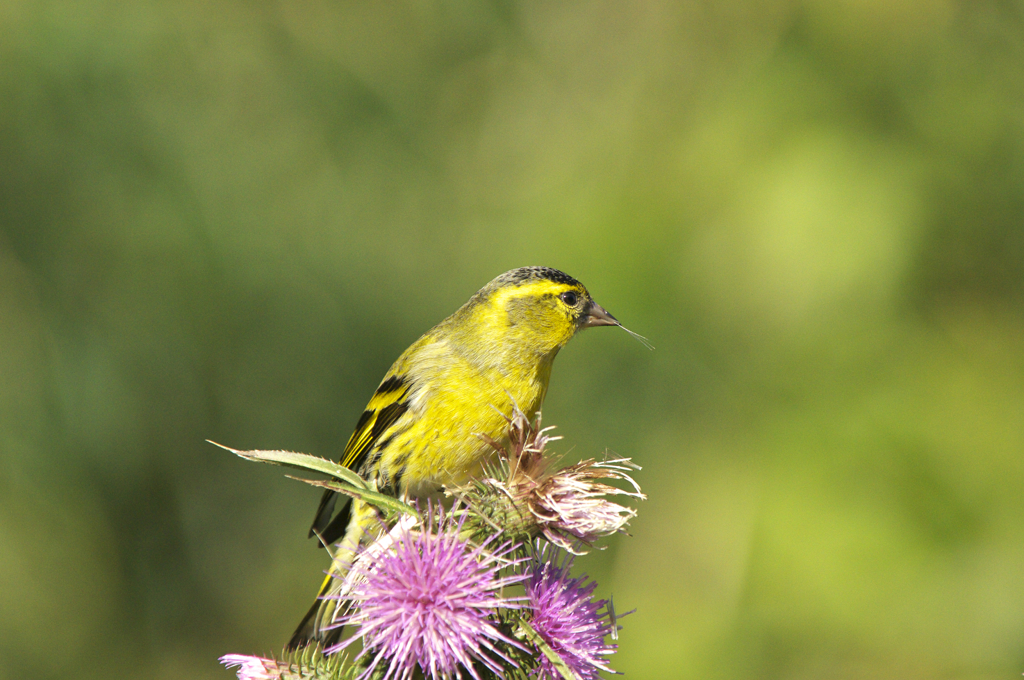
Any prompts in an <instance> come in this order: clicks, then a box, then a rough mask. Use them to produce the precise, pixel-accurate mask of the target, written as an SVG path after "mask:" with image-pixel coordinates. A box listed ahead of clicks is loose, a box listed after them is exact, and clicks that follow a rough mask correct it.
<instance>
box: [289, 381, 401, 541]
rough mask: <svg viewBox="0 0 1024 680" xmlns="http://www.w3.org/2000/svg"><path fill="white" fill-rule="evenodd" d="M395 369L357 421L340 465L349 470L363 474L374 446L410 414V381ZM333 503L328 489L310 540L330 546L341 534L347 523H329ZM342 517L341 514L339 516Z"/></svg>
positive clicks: (378, 388) (334, 500) (339, 520)
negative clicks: (319, 540)
mask: <svg viewBox="0 0 1024 680" xmlns="http://www.w3.org/2000/svg"><path fill="white" fill-rule="evenodd" d="M401 363H402V362H397V363H396V367H397V366H400V365H401ZM396 367H392V369H391V371H389V372H388V374H387V375H386V376H384V380H382V381H381V383H380V386H379V387H377V391H376V392H374V393H373V397H371V398H370V403H369V404H367V405H366V409H365V410H364V411H363V415H361V416H360V417H359V422H358V423H356V429H355V431H354V432H353V433H352V436H351V437H349V439H348V444H346V445H345V452H344V453H343V454H342V455H341V464H342V465H343V466H345V467H347V468H348V469H350V470H355V471H356V472H359V473H362V474H365V472H364V471H363V470H361V468H362V467H363V465H364V463H365V462H366V460H367V455H368V454H369V452H370V451H371V450H372V449H373V447H374V444H376V443H377V442H378V441H379V440H380V438H381V436H382V435H383V434H384V433H385V432H387V431H388V429H389V428H390V427H391V426H392V425H394V424H395V421H397V420H398V419H399V418H400V417H401V416H402V414H403V413H405V412H406V411H407V410H409V393H410V389H411V387H412V381H411V380H410V378H409V376H408V374H406V373H402V372H398V371H396ZM336 500H337V499H336V494H335V493H334V492H333V491H331V490H330V489H328V490H327V491H325V492H324V495H323V497H322V498H321V499H320V507H318V508H317V511H316V516H315V517H314V519H313V526H312V527H310V529H309V535H310V537H312V536H315V535H320V537H321V538H322V539H323V540H324V541H325V542H327V543H332V542H334V541H335V540H336V539H337V538H338V537H339V536H340V533H339V532H341V533H343V532H344V530H345V527H344V525H345V524H347V523H348V520H347V519H340V518H341V515H339V518H336V520H335V522H332V521H331V516H332V515H333V514H334V504H335V502H336ZM344 514H345V513H344V512H343V513H342V515H344ZM336 525H337V526H336ZM335 534H337V536H336V535H335Z"/></svg>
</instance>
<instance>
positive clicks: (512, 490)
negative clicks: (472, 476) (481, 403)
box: [466, 409, 646, 554]
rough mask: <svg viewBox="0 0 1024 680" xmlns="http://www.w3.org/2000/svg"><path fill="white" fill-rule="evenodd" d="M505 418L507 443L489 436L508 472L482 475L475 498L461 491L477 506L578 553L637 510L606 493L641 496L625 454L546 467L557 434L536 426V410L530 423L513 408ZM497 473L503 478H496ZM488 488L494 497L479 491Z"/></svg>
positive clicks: (622, 525)
mask: <svg viewBox="0 0 1024 680" xmlns="http://www.w3.org/2000/svg"><path fill="white" fill-rule="evenodd" d="M508 422H509V429H508V438H509V444H508V446H507V447H506V446H502V445H501V444H499V443H497V442H494V441H490V444H491V445H492V446H493V447H494V448H495V449H497V450H498V452H499V454H500V455H501V456H502V458H503V459H504V463H505V465H507V472H506V473H505V474H503V475H495V476H492V477H490V478H488V479H484V480H482V482H481V483H480V484H479V485H478V491H477V493H476V498H475V499H474V498H472V497H473V495H474V494H473V492H469V493H467V494H466V495H467V496H469V497H471V499H472V500H471V501H470V502H471V503H472V504H474V505H476V506H478V507H479V508H480V509H481V511H483V512H490V514H491V515H495V514H500V515H501V516H500V517H494V519H497V520H498V523H499V524H502V525H505V526H506V528H508V524H509V523H510V519H511V523H513V524H517V525H518V527H519V530H520V531H521V532H522V533H526V534H529V535H536V534H538V533H540V534H543V535H544V537H545V538H547V539H548V541H550V542H551V543H553V544H555V545H557V546H559V547H560V548H563V549H565V550H568V551H569V552H573V553H577V554H579V553H580V552H584V551H583V550H582V547H583V546H588V545H592V544H593V543H594V541H596V540H597V539H599V538H602V537H604V536H610V535H611V534H614V533H616V532H618V531H622V530H623V529H624V528H625V526H626V524H627V523H628V522H629V520H630V519H632V518H633V517H635V516H636V511H635V510H634V509H632V508H629V507H626V506H623V505H619V504H618V503H613V502H612V501H610V500H608V499H607V496H630V497H631V498H637V499H640V500H643V499H644V498H646V496H644V495H643V493H641V491H640V486H639V485H638V484H637V483H636V481H634V480H633V478H632V477H630V476H629V470H630V469H636V470H638V469H640V468H639V467H638V466H637V465H634V464H633V463H632V462H630V460H629V459H628V458H615V459H612V460H606V461H601V462H597V461H595V460H594V459H590V460H585V461H582V462H579V463H577V464H576V465H573V466H570V467H567V468H563V469H561V470H558V471H557V472H551V471H550V469H549V467H550V464H549V461H548V459H547V458H545V456H544V447H545V446H546V445H547V443H548V442H550V441H554V440H556V439H558V437H552V436H550V435H548V432H549V431H550V430H551V429H552V428H550V427H548V428H543V429H542V428H541V427H540V414H538V415H537V420H536V422H534V423H531V422H530V421H529V420H528V419H527V417H526V415H525V414H523V412H522V411H519V410H518V409H517V410H516V411H515V412H514V413H513V415H512V417H511V418H509V419H508ZM499 476H501V477H504V478H505V479H504V480H502V479H498V478H497V477H499ZM600 480H619V481H622V482H624V483H625V484H627V485H628V486H629V487H631V489H629V490H625V489H619V488H617V487H614V486H611V485H610V484H605V483H604V482H602V481H600ZM480 489H482V490H483V491H482V493H481V492H480ZM489 492H493V493H494V495H495V496H496V497H497V498H490V499H484V498H482V497H481V496H482V495H486V494H487V493H489ZM474 501H475V502H474ZM509 505H510V506H511V507H503V506H509Z"/></svg>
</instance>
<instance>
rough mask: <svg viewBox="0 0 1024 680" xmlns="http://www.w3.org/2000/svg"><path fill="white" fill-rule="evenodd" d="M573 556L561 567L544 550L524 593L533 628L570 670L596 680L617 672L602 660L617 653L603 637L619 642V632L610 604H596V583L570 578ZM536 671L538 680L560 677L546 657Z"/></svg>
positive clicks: (566, 559)
mask: <svg viewBox="0 0 1024 680" xmlns="http://www.w3.org/2000/svg"><path fill="white" fill-rule="evenodd" d="M571 566H572V557H571V556H567V557H566V558H565V559H564V560H563V561H562V563H561V564H558V562H557V560H555V559H553V558H552V559H549V558H548V557H547V556H546V554H545V552H544V551H540V555H539V557H538V560H537V563H536V565H535V566H534V568H533V572H532V574H531V575H530V580H529V581H527V583H526V594H527V597H528V598H529V601H530V606H531V607H532V608H533V618H532V620H531V621H530V625H531V626H532V627H533V629H534V630H535V631H536V632H537V634H538V635H540V637H541V638H542V639H543V640H544V642H546V643H547V645H548V646H549V647H551V649H552V650H553V651H554V652H555V653H556V654H557V655H558V656H559V657H560V658H561V660H562V661H563V662H564V663H565V665H566V666H568V667H569V669H570V670H571V671H572V672H573V673H575V674H576V675H577V676H578V677H580V678H582V679H583V680H589V679H590V678H597V677H598V672H599V671H606V672H614V671H612V669H611V668H609V667H608V662H607V661H606V660H605V658H604V657H606V656H609V655H611V654H613V653H614V652H615V649H616V646H615V645H613V644H607V643H606V642H605V640H604V639H605V637H607V636H609V635H611V636H612V637H615V635H616V633H617V632H618V628H617V626H616V623H615V612H614V609H613V608H612V605H611V602H610V601H609V600H598V601H596V602H595V601H594V600H592V599H591V596H592V595H593V593H594V588H596V587H597V583H595V582H593V581H591V582H590V583H586V578H587V577H586V576H582V577H580V578H570V575H569V570H570V567H571ZM539 663H540V665H539V668H538V670H537V673H538V677H539V678H540V680H549V679H550V680H558V679H559V678H561V675H560V674H559V672H558V670H557V669H556V668H555V666H554V664H552V662H551V661H550V660H549V659H548V658H547V657H546V656H544V655H541V656H540V658H539Z"/></svg>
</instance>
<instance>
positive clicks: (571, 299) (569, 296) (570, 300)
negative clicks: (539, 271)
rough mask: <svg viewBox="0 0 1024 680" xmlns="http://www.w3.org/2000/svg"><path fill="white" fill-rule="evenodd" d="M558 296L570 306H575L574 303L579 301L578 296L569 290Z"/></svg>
mask: <svg viewBox="0 0 1024 680" xmlns="http://www.w3.org/2000/svg"><path fill="white" fill-rule="evenodd" d="M559 297H561V298H562V302H564V303H565V304H567V305H569V306H570V307H575V306H576V303H577V302H579V298H577V297H576V293H574V292H572V291H571V290H570V291H568V292H565V293H562V294H561V295H560V296H559Z"/></svg>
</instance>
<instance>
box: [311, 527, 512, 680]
mask: <svg viewBox="0 0 1024 680" xmlns="http://www.w3.org/2000/svg"><path fill="white" fill-rule="evenodd" d="M451 517H452V513H449V514H448V518H449V519H447V520H446V519H445V515H444V513H443V511H440V510H439V511H438V518H437V520H436V521H435V519H434V517H433V513H432V512H431V513H430V515H429V516H428V519H427V521H426V522H425V523H424V526H423V527H422V528H421V529H419V530H416V531H412V530H406V531H403V532H401V533H399V534H398V535H397V536H395V537H394V543H393V545H392V546H391V548H390V549H388V550H384V551H383V552H381V553H380V554H379V555H377V556H375V558H374V559H373V560H372V561H369V562H364V563H360V561H359V560H356V562H355V564H354V565H353V570H352V571H351V572H349V574H348V576H346V580H347V584H350V589H349V590H348V593H347V597H346V599H347V600H349V601H350V602H351V603H352V606H353V607H354V608H355V609H354V611H353V612H352V613H351V614H349V615H347V616H343V617H341V618H339V619H338V623H337V625H341V626H356V627H357V631H356V633H355V634H354V635H353V636H352V637H351V638H349V639H348V640H345V641H344V642H342V643H340V644H338V645H336V646H335V647H333V648H331V649H329V650H328V653H334V652H336V651H338V650H340V649H342V648H344V647H346V646H348V645H349V644H351V643H352V642H353V641H354V640H357V639H360V638H361V639H362V640H363V646H364V649H363V651H362V652H361V653H360V656H364V655H366V656H370V655H372V660H371V663H370V664H369V667H368V669H367V671H366V673H364V674H363V676H364V677H365V676H367V675H368V674H369V673H370V672H371V671H372V670H373V669H374V668H376V667H377V666H378V665H379V664H380V663H381V662H385V663H388V667H387V672H386V673H385V675H384V678H386V679H387V678H393V677H394V678H403V679H408V678H411V677H412V676H413V673H414V671H415V669H416V667H417V666H419V668H420V669H421V670H422V672H423V674H424V675H425V676H427V677H429V678H435V679H436V678H450V677H452V676H453V675H454V676H455V677H459V678H461V677H462V671H463V670H465V671H466V672H467V673H468V674H469V675H471V676H472V677H473V678H477V680H479V675H478V674H477V671H476V669H475V668H474V667H473V664H474V662H477V663H480V664H481V665H483V666H485V667H486V668H487V669H489V670H490V671H492V672H493V673H495V674H497V675H499V676H500V675H502V665H501V663H500V661H499V658H500V659H501V660H504V661H505V662H506V663H507V664H513V661H512V660H511V659H510V658H509V657H508V656H507V655H506V654H504V653H502V652H501V651H500V650H499V649H498V648H497V647H496V645H495V643H498V642H500V643H504V644H507V645H512V646H515V647H520V648H521V646H520V645H519V644H518V643H517V642H515V641H514V640H511V639H509V638H508V637H506V636H505V635H502V634H501V633H500V632H499V631H498V630H497V628H495V625H494V623H493V622H492V620H491V616H492V614H494V613H495V611H496V610H497V609H498V608H499V607H501V608H506V609H508V608H511V609H517V608H519V607H520V606H521V605H520V604H519V600H520V599H522V598H507V597H504V596H502V595H501V592H500V591H501V590H502V589H503V588H505V587H506V586H509V585H512V584H514V583H518V582H521V581H522V580H523V579H525V578H526V576H525V575H517V576H505V577H501V576H499V575H498V572H499V570H500V569H501V568H502V567H503V566H511V565H513V564H516V563H518V562H519V560H511V559H509V558H508V555H509V553H511V552H512V550H513V546H512V545H511V544H508V543H506V544H503V545H500V546H498V547H497V548H496V549H492V550H488V549H487V546H488V544H490V543H491V542H492V541H493V538H494V537H491V538H489V539H487V540H485V541H484V542H483V543H482V544H480V545H472V544H470V543H469V541H466V540H462V539H460V538H459V530H460V529H461V527H462V522H455V521H452V520H451ZM435 526H436V530H434V527H435ZM357 658H358V657H357Z"/></svg>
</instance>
